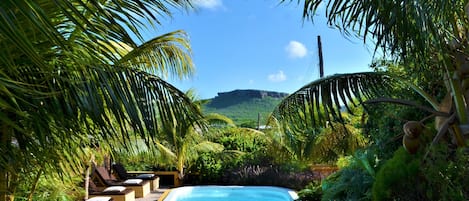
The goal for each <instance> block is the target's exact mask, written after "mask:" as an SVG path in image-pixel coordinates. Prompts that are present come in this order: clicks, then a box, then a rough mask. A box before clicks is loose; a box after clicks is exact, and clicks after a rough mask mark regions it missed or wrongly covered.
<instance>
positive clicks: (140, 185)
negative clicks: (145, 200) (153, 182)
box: [93, 166, 150, 198]
mask: <svg viewBox="0 0 469 201" xmlns="http://www.w3.org/2000/svg"><path fill="white" fill-rule="evenodd" d="M93 181H95V183H96V185H97V186H98V187H110V186H125V187H126V188H129V189H132V190H134V191H135V197H136V198H140V197H145V196H146V195H147V194H149V193H150V182H149V181H144V180H141V179H127V180H122V181H121V180H118V179H117V178H115V177H114V175H112V174H111V173H110V172H109V171H108V170H107V169H106V168H104V167H102V166H95V168H94V171H93Z"/></svg>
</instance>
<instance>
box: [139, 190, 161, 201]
mask: <svg viewBox="0 0 469 201" xmlns="http://www.w3.org/2000/svg"><path fill="white" fill-rule="evenodd" d="M168 189H169V187H160V188H159V189H157V190H156V191H152V192H151V193H150V194H148V195H147V196H145V197H143V198H135V201H157V200H158V199H159V198H160V196H161V195H162V194H163V193H164V192H165V191H166V190H168Z"/></svg>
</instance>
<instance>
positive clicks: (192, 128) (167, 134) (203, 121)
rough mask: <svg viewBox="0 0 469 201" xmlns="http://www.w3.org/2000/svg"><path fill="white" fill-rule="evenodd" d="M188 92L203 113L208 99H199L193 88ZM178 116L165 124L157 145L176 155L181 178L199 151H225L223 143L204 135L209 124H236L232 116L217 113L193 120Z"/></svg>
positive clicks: (162, 150)
mask: <svg viewBox="0 0 469 201" xmlns="http://www.w3.org/2000/svg"><path fill="white" fill-rule="evenodd" d="M186 94H187V96H188V97H189V99H190V100H191V101H192V102H193V103H194V105H195V107H196V108H197V110H198V111H199V112H200V113H202V105H203V104H205V103H206V101H203V100H199V99H198V98H197V94H196V93H195V91H194V90H193V89H191V90H188V91H187V92H186ZM178 118H179V117H176V118H175V119H174V122H166V123H165V124H163V130H162V131H161V137H160V139H161V141H160V142H157V146H158V147H161V148H162V149H160V151H161V152H162V153H163V154H164V152H165V151H166V152H167V153H165V155H172V156H174V162H175V163H176V169H177V171H178V172H179V179H183V178H184V176H185V169H187V168H189V167H188V166H189V165H190V162H193V161H195V160H196V159H197V157H198V153H200V152H207V151H213V152H221V151H223V145H221V144H218V143H214V142H211V141H209V140H207V139H206V138H205V137H203V136H202V135H203V132H204V131H207V129H208V126H211V125H220V124H223V125H227V126H234V123H233V121H232V120H231V119H230V118H228V117H226V116H224V115H221V114H216V113H211V114H204V115H203V116H200V118H199V119H193V120H189V119H185V120H184V119H178ZM168 152H169V153H168ZM186 166H187V167H186Z"/></svg>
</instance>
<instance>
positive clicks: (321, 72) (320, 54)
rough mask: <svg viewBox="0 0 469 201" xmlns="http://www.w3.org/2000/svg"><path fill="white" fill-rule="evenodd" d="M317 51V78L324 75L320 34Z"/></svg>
mask: <svg viewBox="0 0 469 201" xmlns="http://www.w3.org/2000/svg"><path fill="white" fill-rule="evenodd" d="M318 52H319V78H322V77H324V61H323V59H322V44H321V36H319V35H318Z"/></svg>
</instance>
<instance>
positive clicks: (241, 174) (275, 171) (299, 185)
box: [225, 165, 314, 190]
mask: <svg viewBox="0 0 469 201" xmlns="http://www.w3.org/2000/svg"><path fill="white" fill-rule="evenodd" d="M313 180H314V174H313V172H312V171H310V170H302V169H297V168H285V167H284V166H282V165H271V166H260V165H247V166H243V167H239V168H237V169H234V170H230V171H228V172H227V175H226V181H225V182H226V183H228V184H234V185H267V186H282V187H286V188H290V189H297V190H299V189H303V188H304V187H305V186H307V185H308V184H309V183H310V182H311V181H313Z"/></svg>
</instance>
